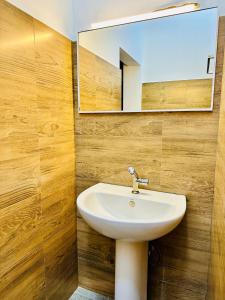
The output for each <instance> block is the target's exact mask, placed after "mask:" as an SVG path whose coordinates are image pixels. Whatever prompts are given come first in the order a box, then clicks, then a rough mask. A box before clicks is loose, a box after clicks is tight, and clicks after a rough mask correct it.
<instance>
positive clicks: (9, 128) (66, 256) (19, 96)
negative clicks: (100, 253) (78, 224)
mask: <svg viewBox="0 0 225 300" xmlns="http://www.w3.org/2000/svg"><path fill="white" fill-rule="evenodd" d="M71 70H72V62H71V42H70V41H69V40H67V39H66V38H64V37H62V36H61V35H60V34H58V33H56V32H54V31H53V30H51V29H49V28H48V27H47V26H45V25H43V24H42V23H40V22H38V21H36V20H34V19H33V18H32V17H30V16H28V15H27V14H25V13H23V12H21V11H20V10H18V9H17V8H15V7H14V6H12V5H10V4H8V3H7V2H5V1H3V0H0V299H2V300H3V299H4V300H12V299H21V300H23V299H24V300H25V299H26V300H27V299H54V300H55V299H59V300H62V299H68V297H69V296H70V294H71V293H72V292H73V291H74V289H75V288H76V276H77V274H76V231H75V229H76V228H75V213H74V188H75V182H74V176H75V172H74V121H73V98H72V72H71Z"/></svg>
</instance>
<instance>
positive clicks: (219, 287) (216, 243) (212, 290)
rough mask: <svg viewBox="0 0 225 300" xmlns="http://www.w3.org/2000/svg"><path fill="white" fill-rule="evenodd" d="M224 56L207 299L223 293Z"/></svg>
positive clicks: (215, 299)
mask: <svg viewBox="0 0 225 300" xmlns="http://www.w3.org/2000/svg"><path fill="white" fill-rule="evenodd" d="M224 178H225V56H224V67H223V79H222V94H221V109H220V119H219V130H218V146H217V159H216V173H215V197H214V203H213V219H212V242H211V245H212V246H211V249H212V256H211V268H210V274H209V292H208V300H211V299H213V300H220V299H223V298H224V295H225V281H224V278H225V235H224V232H225V184H224Z"/></svg>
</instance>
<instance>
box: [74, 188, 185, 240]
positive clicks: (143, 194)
mask: <svg viewBox="0 0 225 300" xmlns="http://www.w3.org/2000/svg"><path fill="white" fill-rule="evenodd" d="M77 205H78V208H79V211H80V213H81V215H82V217H83V218H84V219H85V220H86V222H87V223H88V224H89V225H90V226H91V227H92V228H93V229H95V230H96V231H98V232H99V233H101V234H103V235H105V236H108V237H110V238H112V239H116V240H127V241H149V240H154V239H157V238H160V237H162V236H163V235H165V234H167V233H168V232H170V231H171V230H173V229H174V228H175V227H176V226H177V225H178V224H179V223H180V221H181V220H182V218H183V216H184V214H185V210H186V198H185V196H183V195H175V194H168V193H161V192H155V191H149V190H140V194H137V195H134V194H132V193H131V188H129V187H124V186H117V185H111V184H105V183H99V184H96V185H95V186H92V187H91V188H89V189H87V190H85V191H84V192H83V193H81V194H80V195H79V197H78V199H77Z"/></svg>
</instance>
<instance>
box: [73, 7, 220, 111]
mask: <svg viewBox="0 0 225 300" xmlns="http://www.w3.org/2000/svg"><path fill="white" fill-rule="evenodd" d="M217 33H218V12H217V8H210V9H204V10H198V11H194V12H189V13H183V14H179V15H175V16H169V17H163V18H158V19H152V20H145V21H140V22H135V23H130V24H125V25H117V26H112V27H107V28H101V29H95V30H90V31H86V32H81V33H79V40H78V93H79V112H80V113H91V112H93V113H97V112H98V113H106V112H110V113H113V112H114V113H118V112H150V111H154V112H155V111H204V110H205V111H210V110H212V109H213V91H214V80H215V66H216V50H217Z"/></svg>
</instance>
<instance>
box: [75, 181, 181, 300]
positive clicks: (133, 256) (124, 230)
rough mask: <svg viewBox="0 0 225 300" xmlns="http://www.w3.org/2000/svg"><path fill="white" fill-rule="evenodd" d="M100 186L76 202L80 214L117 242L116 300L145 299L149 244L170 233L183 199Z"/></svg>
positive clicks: (122, 187) (124, 188)
mask: <svg viewBox="0 0 225 300" xmlns="http://www.w3.org/2000/svg"><path fill="white" fill-rule="evenodd" d="M131 191H132V188H130V187H124V186H117V185H111V184H105V183H99V184H96V185H94V186H92V187H91V188H89V189H87V190H85V191H84V192H83V193H81V194H80V195H79V197H78V199H77V205H78V208H79V211H80V214H81V215H82V217H83V218H84V219H85V221H86V222H87V223H88V224H89V225H90V226H91V227H92V228H93V229H95V230H96V231H98V232H99V233H101V234H103V235H105V236H108V237H110V238H113V239H115V240H116V276H115V277H116V278H115V299H116V300H146V299H147V265H148V243H147V241H149V240H154V239H157V238H160V237H162V236H163V235H165V234H167V233H169V232H170V231H172V230H173V229H174V228H175V227H176V226H177V225H178V224H179V223H180V221H181V220H182V218H183V216H184V214H185V211H186V197H185V196H183V195H176V194H169V193H162V192H155V191H150V190H142V189H140V193H139V194H137V195H135V194H132V193H131Z"/></svg>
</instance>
